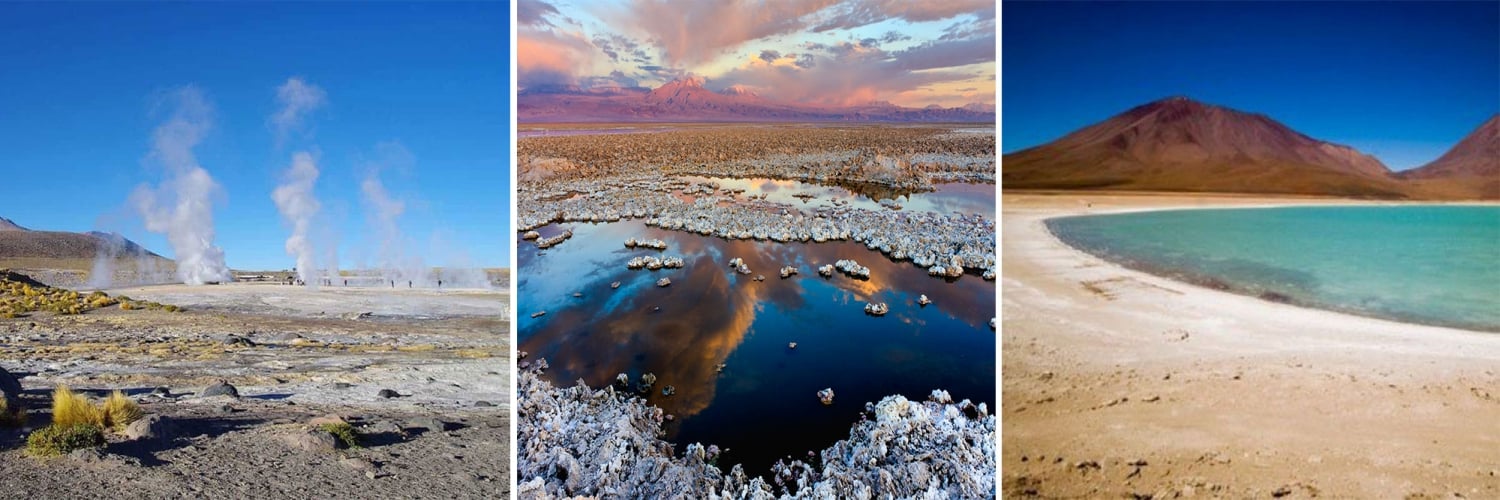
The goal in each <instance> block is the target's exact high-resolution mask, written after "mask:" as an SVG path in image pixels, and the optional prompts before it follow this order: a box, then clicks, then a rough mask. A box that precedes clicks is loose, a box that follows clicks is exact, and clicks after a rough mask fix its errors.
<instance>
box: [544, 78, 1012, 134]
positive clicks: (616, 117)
mask: <svg viewBox="0 0 1500 500" xmlns="http://www.w3.org/2000/svg"><path fill="white" fill-rule="evenodd" d="M705 83H706V81H705V80H704V79H702V78H696V77H690V78H680V79H676V80H672V81H670V82H667V83H666V84H663V85H662V86H660V87H657V88H654V89H647V88H638V87H636V88H626V87H609V88H595V89H587V90H585V89H581V88H579V87H576V86H541V87H530V88H527V89H526V90H524V91H522V92H520V93H519V94H518V95H517V98H516V116H517V120H518V121H519V122H521V123H547V122H729V121H734V122H787V121H801V122H994V121H995V108H994V106H989V105H984V104H969V105H967V106H964V107H957V108H944V107H940V106H928V107H925V108H906V107H901V106H896V105H894V104H891V103H888V102H872V103H868V104H864V105H859V106H818V105H811V104H801V103H791V102H785V101H779V100H775V99H770V98H767V97H763V96H761V95H759V94H758V93H756V92H755V91H753V90H751V89H749V88H746V87H742V86H730V87H727V88H724V89H722V90H719V91H714V90H709V89H708V88H706V87H704V84H705Z"/></svg>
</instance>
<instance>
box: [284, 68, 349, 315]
mask: <svg viewBox="0 0 1500 500" xmlns="http://www.w3.org/2000/svg"><path fill="white" fill-rule="evenodd" d="M326 97H327V94H326V93H324V92H323V89H321V88H318V86H316V85H312V84H309V83H307V82H304V81H302V79H301V78H297V77H292V78H288V79H287V81H286V83H284V84H282V85H281V86H280V87H277V88H276V101H277V103H278V104H280V108H279V109H278V110H277V111H276V113H275V114H274V115H272V116H271V120H270V123H271V126H272V128H274V129H275V131H276V140H277V143H278V144H280V142H281V141H283V140H285V139H286V135H287V133H288V132H290V131H293V130H298V129H300V128H302V120H303V118H304V117H305V116H306V115H307V113H309V112H311V111H312V110H314V109H317V108H318V107H320V106H322V105H323V103H324V102H325V99H326ZM317 182H318V164H317V158H315V157H314V156H313V154H312V153H309V152H307V151H298V152H296V153H293V154H292V165H291V166H290V167H288V168H287V170H286V172H285V173H284V174H283V181H282V183H281V184H280V185H278V186H276V189H275V190H273V191H271V200H272V201H275V202H276V211H278V212H280V213H281V218H282V220H284V221H286V223H287V225H288V226H291V230H292V234H291V235H290V236H288V237H287V239H286V253H287V254H288V255H291V256H293V257H295V258H296V259H297V278H299V279H301V280H302V282H303V283H306V284H307V285H308V286H317V283H318V281H319V280H320V278H321V277H322V276H320V275H319V273H318V272H317V267H318V262H317V260H318V258H319V256H320V255H319V253H318V249H317V245H315V244H314V242H313V239H312V231H313V221H314V220H315V218H316V217H317V215H318V210H319V208H320V207H321V204H319V203H318V198H317V196H316V195H315V194H314V193H313V186H314V185H315V184H317ZM328 251H332V249H331V248H330V249H328ZM331 255H332V254H330V256H331ZM330 260H332V261H333V262H335V263H336V262H337V257H332V258H331V259H330ZM334 268H336V265H335V266H333V267H330V268H329V270H328V272H329V273H330V275H331V273H333V272H334Z"/></svg>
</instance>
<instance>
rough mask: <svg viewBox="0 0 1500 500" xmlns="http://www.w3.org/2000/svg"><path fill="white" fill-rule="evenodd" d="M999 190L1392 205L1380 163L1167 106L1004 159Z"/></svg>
mask: <svg viewBox="0 0 1500 500" xmlns="http://www.w3.org/2000/svg"><path fill="white" fill-rule="evenodd" d="M1000 168H1001V174H1002V182H1003V184H1002V186H1003V187H1005V188H1008V189H1118V190H1155V191H1217V192H1239V193H1287V194H1315V195H1337V196H1355V197H1380V198H1397V197H1403V196H1404V192H1405V189H1404V186H1403V185H1402V184H1401V182H1400V181H1399V180H1398V179H1397V178H1396V177H1395V176H1394V175H1392V174H1391V172H1390V170H1389V169H1387V168H1386V166H1385V165H1384V164H1382V163H1380V160H1377V159H1375V158H1374V157H1371V156H1369V155H1366V154H1363V153H1360V152H1359V151H1357V150H1355V149H1353V148H1350V147H1348V146H1341V145H1338V144H1332V143H1328V142H1324V141H1319V140H1317V139H1313V138H1311V137H1308V136H1306V135H1303V134H1301V133H1298V132H1296V131H1294V130H1292V129H1290V128H1288V127H1287V126H1286V125H1282V124H1281V123H1278V122H1277V121H1275V120H1272V119H1270V118H1268V117H1266V116H1265V115H1259V114H1251V113H1245V112H1241V111H1236V110H1233V109H1229V108H1225V107H1221V106H1214V105H1209V104H1204V103H1201V102H1197V101H1194V100H1192V99H1188V98H1185V97H1171V98H1167V99H1162V100H1159V101H1155V102H1151V103H1148V104H1145V105H1142V106H1137V107H1135V108H1133V109H1131V110H1129V111H1126V112H1124V113H1121V114H1119V115H1116V116H1114V117H1112V118H1110V119H1108V120H1105V121H1103V122H1100V123H1098V124H1095V125H1092V126H1089V127H1086V128H1083V129H1080V130H1078V131H1076V132H1073V133H1071V134H1068V135H1067V136H1065V137H1063V138H1061V139H1058V140H1056V141H1053V142H1051V143H1047V144H1044V145H1041V146H1037V147H1034V148H1030V149H1025V150H1022V151H1018V152H1015V153H1011V154H1008V155H1005V156H1004V158H1003V161H1002V163H1001V167H1000Z"/></svg>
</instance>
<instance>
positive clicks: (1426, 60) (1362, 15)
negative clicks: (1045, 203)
mask: <svg viewBox="0 0 1500 500" xmlns="http://www.w3.org/2000/svg"><path fill="white" fill-rule="evenodd" d="M1001 10H1002V18H1001V24H1002V26H1001V43H1000V45H1001V68H1002V69H1001V74H1002V77H1001V101H1002V103H1003V104H1002V106H1003V109H1002V113H1003V116H1002V118H1001V120H1002V128H1003V131H1002V138H1001V140H1002V144H1001V148H1002V150H1003V151H1004V152H1007V153H1009V152H1014V151H1017V150H1021V149H1025V148H1027V147H1031V146H1036V145H1038V144H1042V143H1045V142H1048V141H1051V140H1053V139H1056V138H1058V137H1061V136H1063V135H1065V134H1067V133H1068V132H1071V131H1073V130H1075V129H1078V128H1081V127H1084V126H1086V125H1090V124H1093V123H1095V122H1098V121H1101V120H1103V119H1106V118H1108V117H1110V116H1113V115H1115V114H1117V113H1120V112H1122V111H1125V110H1126V109H1129V108H1131V107H1133V106H1136V105H1139V104H1143V103H1146V102H1149V101H1152V100H1155V99H1159V98H1162V97H1167V96H1172V95H1186V96H1188V97H1192V98H1194V99H1197V100H1200V101H1204V102H1208V103H1212V104H1220V105H1224V106H1229V107H1231V108H1236V109H1240V110H1243V111H1250V112H1257V113H1264V114H1266V115H1268V116H1270V117H1271V118H1273V119H1276V120H1278V121H1280V122H1282V123H1284V124H1286V125H1288V126H1290V127H1292V128H1293V129H1296V130H1297V131H1300V132H1302V133H1305V134H1307V135H1310V136H1312V137H1315V138H1318V139H1323V140H1326V141H1331V142H1335V143H1341V144H1347V145H1350V146H1354V147H1356V148H1358V149H1360V150H1361V151H1364V152H1366V153H1370V154H1373V155H1375V156H1376V157H1378V158H1380V159H1381V161H1383V162H1385V164H1386V165H1387V166H1389V167H1391V168H1392V169H1394V170H1403V169H1407V168H1412V167H1416V166H1420V165H1421V164H1424V163H1426V162H1429V161H1431V160H1434V159H1436V158H1437V157H1438V156H1440V155H1442V153H1443V152H1444V151H1446V150H1447V149H1448V148H1449V147H1451V146H1452V145H1453V144H1454V143H1456V142H1458V140H1459V139H1461V138H1463V137H1464V136H1465V135H1468V134H1469V133H1470V132H1472V131H1473V130H1474V129H1475V128H1477V127H1478V126H1479V125H1480V123H1482V122H1484V120H1485V119H1487V118H1489V116H1491V115H1492V114H1494V113H1495V112H1496V111H1497V110H1500V2H1495V1H1479V2H1463V3H1434V2H1374V3H1352V2H1349V3H1346V2H1335V3H1308V2H1275V3H1241V2H1198V3H1189V2H1155V3H1075V2H1055V3H1040V2H1005V4H1004V5H1003V6H1002V9H1001Z"/></svg>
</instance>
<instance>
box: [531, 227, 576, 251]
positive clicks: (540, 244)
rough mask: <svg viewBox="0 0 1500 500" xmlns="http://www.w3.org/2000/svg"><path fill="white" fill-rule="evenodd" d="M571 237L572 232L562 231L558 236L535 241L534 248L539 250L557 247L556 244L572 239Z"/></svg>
mask: <svg viewBox="0 0 1500 500" xmlns="http://www.w3.org/2000/svg"><path fill="white" fill-rule="evenodd" d="M572 237H573V231H572V230H567V231H563V232H562V234H559V235H557V236H553V237H551V238H541V239H538V240H536V247H537V248H541V249H547V248H552V247H555V246H557V245H558V244H561V243H562V242H564V241H567V240H568V238H572Z"/></svg>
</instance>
